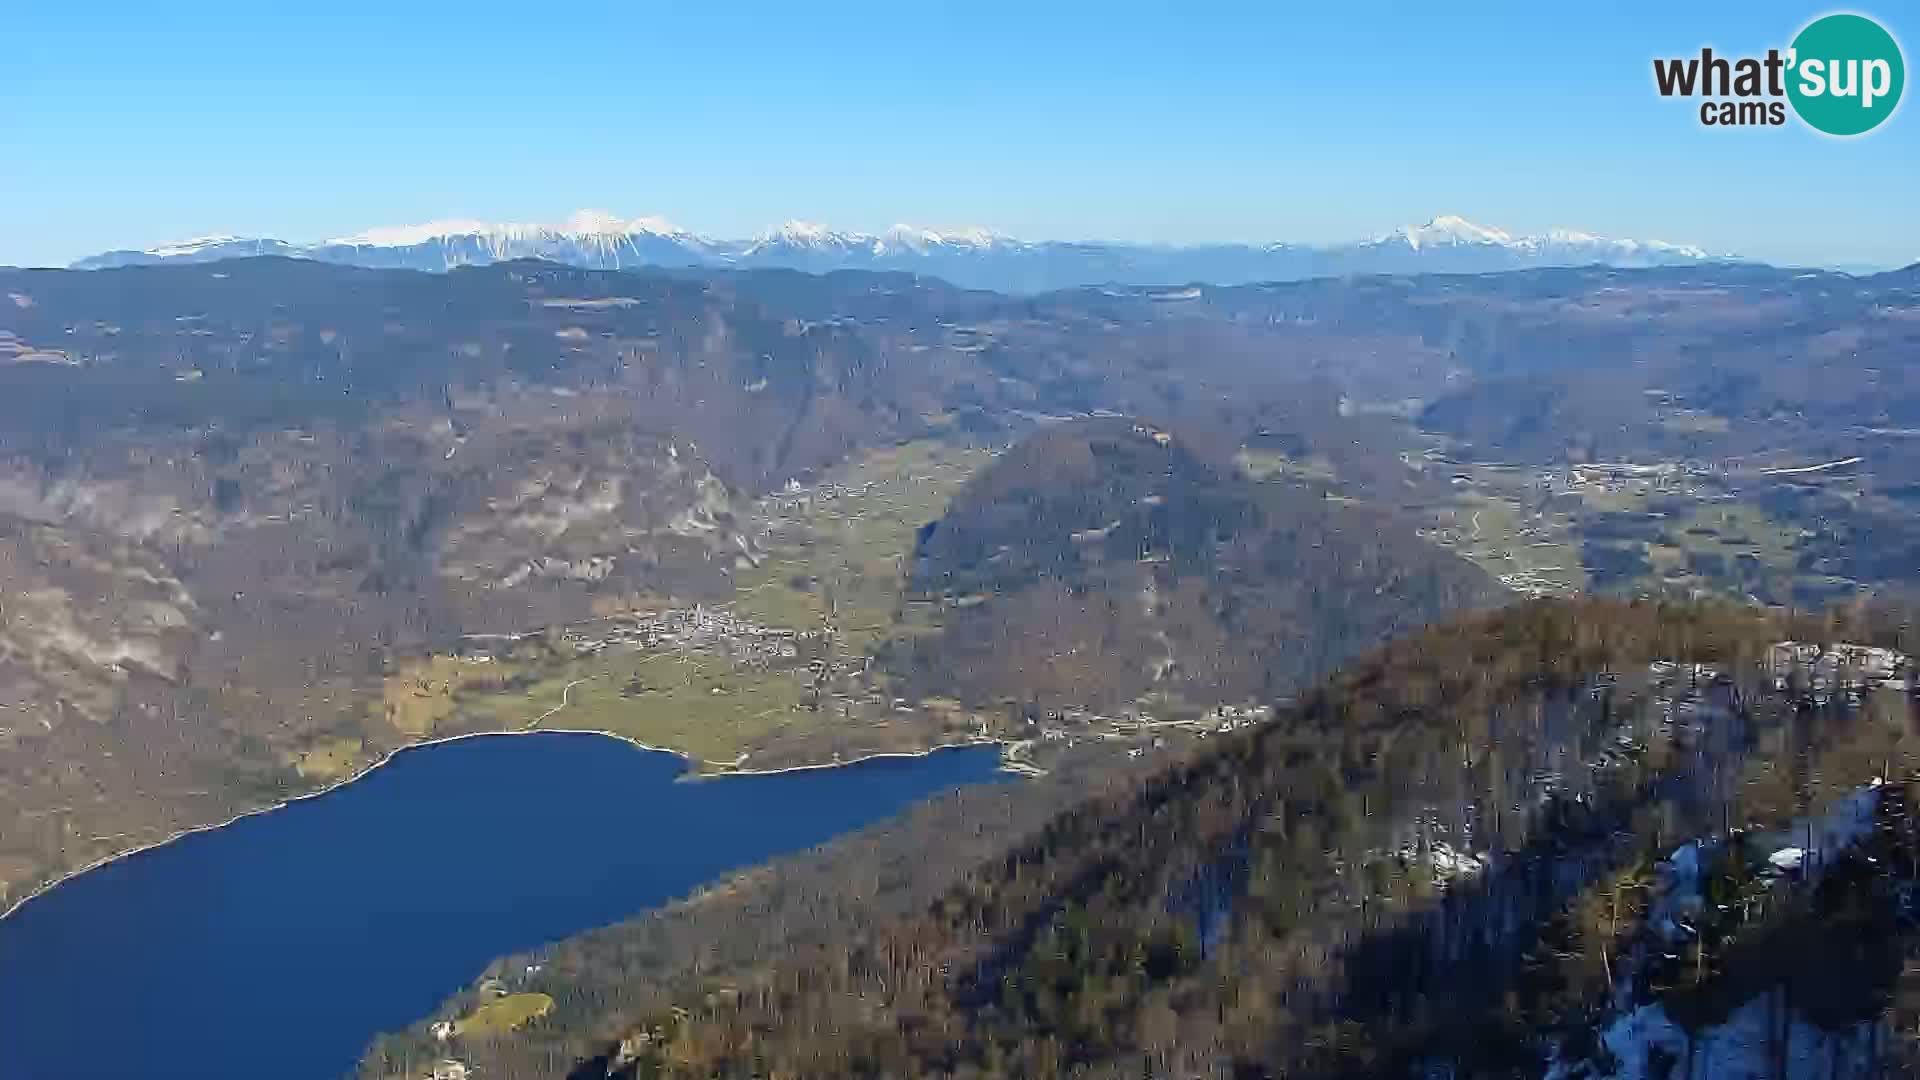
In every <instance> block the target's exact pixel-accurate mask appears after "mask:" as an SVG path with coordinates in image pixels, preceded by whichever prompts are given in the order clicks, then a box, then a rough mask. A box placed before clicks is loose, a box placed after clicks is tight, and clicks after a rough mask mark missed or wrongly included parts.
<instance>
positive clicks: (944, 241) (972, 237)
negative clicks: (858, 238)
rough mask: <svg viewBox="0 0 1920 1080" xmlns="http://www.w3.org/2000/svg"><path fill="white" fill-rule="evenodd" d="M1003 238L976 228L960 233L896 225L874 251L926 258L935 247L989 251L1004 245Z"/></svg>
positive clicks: (886, 233) (883, 237)
mask: <svg viewBox="0 0 1920 1080" xmlns="http://www.w3.org/2000/svg"><path fill="white" fill-rule="evenodd" d="M1005 239H1006V238H1005V237H1002V236H1000V235H999V234H997V233H995V232H993V231H992V230H990V229H983V228H981V227H979V226H977V225H974V226H968V227H966V228H960V229H928V228H923V227H921V226H918V225H895V226H893V227H891V228H889V229H888V230H887V231H886V232H883V233H881V234H880V240H879V243H878V244H877V245H876V246H875V250H876V251H879V252H886V251H910V252H915V253H918V254H922V255H924V254H926V253H927V252H929V251H931V250H933V249H934V248H937V247H954V248H972V249H983V248H990V247H992V246H994V245H995V244H998V243H1003V242H1005Z"/></svg>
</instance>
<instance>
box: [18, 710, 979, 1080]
mask: <svg viewBox="0 0 1920 1080" xmlns="http://www.w3.org/2000/svg"><path fill="white" fill-rule="evenodd" d="M997 765H998V755H997V752H996V751H995V750H994V749H993V748H991V747H979V748H969V749H961V750H947V751H942V752H940V753H937V754H932V755H929V756H927V757H920V758H888V759H880V760H875V761H869V762H863V763H861V764H858V765H852V766H848V767H845V768H839V769H820V770H813V771H807V772H795V773H785V774H780V775H775V776H747V777H729V778H725V779H717V780H704V781H699V782H694V783H675V782H674V780H675V778H676V777H677V776H679V775H680V774H681V772H682V771H683V766H682V764H681V762H680V760H679V759H678V758H675V757H673V756H671V755H668V754H662V753H653V752H649V751H644V750H640V749H637V748H635V747H633V746H630V745H628V744H626V743H624V742H620V741H617V740H614V739H608V738H604V737H601V736H597V735H567V734H543V735H524V736H514V737H511V738H481V739H466V740H461V741H457V742H451V743H444V744H441V745H438V746H432V747H426V748H422V749H418V750H411V751H407V752H405V753H402V754H400V755H399V756H398V757H396V758H395V759H394V760H393V761H392V762H391V763H389V764H388V765H387V766H386V767H385V768H382V769H378V770H376V771H375V772H373V773H372V774H371V775H369V776H367V777H365V778H364V779H362V780H360V781H358V782H356V783H353V784H349V785H347V786H346V787H344V788H341V789H340V790H338V791H336V792H333V793H331V794H329V795H326V796H324V797H322V798H318V799H310V800H306V801H303V802H297V803H294V804H293V805H292V806H290V807H287V808H286V809H283V810H278V811H275V812H273V813H269V814H262V815H259V816H256V817H250V818H246V819H243V820H241V821H238V822H235V823H234V824H232V825H229V826H227V827H225V828H221V829H216V830H213V831H211V832H205V833H198V834H195V835H193V836H189V837H186V838H184V839H181V840H178V841H175V842H174V843H172V844H168V845H166V846H164V847H160V848H155V849H154V850H152V851H148V852H143V853H142V854H139V855H136V856H133V857H131V858H128V859H123V860H121V861H119V862H116V863H112V864H109V865H107V866H104V867H102V868H100V869H98V870H95V871H92V872H90V873H87V874H83V875H81V876H80V877H78V878H75V879H74V880H72V881H69V882H67V883H66V884H64V885H61V886H60V887H59V888H56V889H54V890H53V891H51V892H49V893H47V894H46V895H44V896H42V897H40V898H38V899H36V900H34V901H32V902H30V903H28V904H27V905H26V906H24V907H22V908H21V909H20V910H19V911H17V912H15V913H14V915H13V916H12V917H10V918H8V919H5V920H0V1077H4V1078H5V1080H87V1078H92V1077H100V1078H108V1077H111V1078H113V1080H123V1078H126V1077H130V1076H139V1077H190V1078H192V1080H225V1078H232V1080H260V1077H261V1076H262V1075H263V1073H262V1071H261V1070H262V1065H263V1063H269V1062H270V1063H271V1066H270V1072H271V1075H273V1076H274V1077H275V1078H276V1080H302V1078H305V1077H314V1078H321V1077H326V1078H331V1077H337V1076H340V1075H341V1074H343V1073H345V1072H347V1071H349V1070H350V1069H351V1068H352V1067H353V1065H354V1062H355V1061H356V1060H357V1059H358V1057H359V1055H360V1052H361V1050H362V1049H363V1048H364V1047H365V1045H366V1043H367V1041H368V1040H369V1039H371V1038H372V1036H373V1035H374V1034H375V1033H376V1032H378V1031H381V1030H386V1029H392V1028H398V1027H403V1026H405V1025H407V1024H409V1023H411V1022H413V1021H415V1020H417V1019H420V1018H421V1017H423V1016H425V1015H426V1014H427V1013H429V1012H430V1011H432V1009H433V1008H434V1006H436V1005H437V1004H438V1003H439V1002H440V1001H441V1000H443V999H444V998H445V997H446V996H447V995H448V994H450V993H452V992H454V991H455V990H458V989H459V988H460V987H461V986H463V985H465V984H466V983H468V982H469V981H471V980H472V979H473V978H475V977H476V976H478V975H479V973H480V971H481V969H482V968H483V967H484V966H485V965H486V963H487V961H489V960H491V959H493V958H494V957H496V956H499V955H501V954H503V953H510V952H517V951H520V950H524V949H529V948H532V947H534V946H538V945H540V944H543V943H545V942H548V941H552V940H554V939H556V938H560V937H564V936H566V935H569V934H572V933H575V932H577V931H581V930H585V929H588V928H590V927H595V926H601V925H605V924H607V923H611V922H616V921H618V920H620V919H622V918H625V917H627V916H629V915H632V914H635V913H636V912H638V911H640V910H642V909H644V908H647V907H649V906H653V905H656V904H659V903H661V902H663V901H667V900H671V899H673V898H675V897H677V896H680V895H683V894H685V893H687V892H688V891H690V890H691V889H692V888H694V887H695V886H697V885H699V884H700V883H702V882H704V881H707V880H709V879H711V878H714V877H716V876H718V875H720V874H722V873H724V872H725V871H727V870H729V869H732V868H735V867H741V866H745V865H749V864H752V863H756V862H761V861H764V860H766V859H768V858H771V857H773V856H775V855H778V854H781V853H783V852H788V851H794V850H798V849H801V848H805V847H809V846H811V845H813V844H817V843H820V842H822V841H824V840H827V839H829V838H831V837H833V836H835V835H837V834H839V833H843V832H846V831H849V830H851V829H856V828H858V827H860V826H862V825H866V824H869V823H871V822H874V821H877V820H880V819H882V818H885V817H888V816H890V815H892V814H894V813H897V812H899V811H900V810H902V809H905V808H906V807H907V806H909V805H910V804H912V803H914V802H916V801H918V800H920V799H923V798H926V797H927V796H929V795H933V794H935V793H937V792H940V791H943V790H946V789H948V788H952V787H955V786H957V785H961V784H970V783H980V782H985V781H991V780H994V779H996V778H998V777H999V776H1000V775H1002V774H999V773H997V772H996V768H997Z"/></svg>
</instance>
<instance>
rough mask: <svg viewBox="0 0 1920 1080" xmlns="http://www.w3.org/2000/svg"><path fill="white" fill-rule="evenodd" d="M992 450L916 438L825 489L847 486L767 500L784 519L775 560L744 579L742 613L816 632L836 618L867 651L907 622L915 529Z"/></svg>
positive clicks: (843, 634) (843, 635)
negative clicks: (906, 589)
mask: <svg viewBox="0 0 1920 1080" xmlns="http://www.w3.org/2000/svg"><path fill="white" fill-rule="evenodd" d="M989 460H991V456H990V455H989V454H988V453H987V452H986V451H983V450H969V449H959V448H953V447H947V446H943V445H941V444H938V443H929V442H916V443H909V444H907V445H905V446H898V447H891V448H889V449H886V450H881V451H877V452H875V453H873V454H870V455H867V456H866V457H863V458H861V459H859V460H858V461H855V462H852V463H850V464H848V465H847V466H845V467H843V468H841V469H838V470H835V471H834V473H832V474H831V475H830V476H829V477H827V479H826V480H825V481H823V483H822V484H821V485H820V487H819V490H827V489H829V488H832V489H835V490H838V491H840V492H842V494H839V495H838V496H837V497H835V498H831V499H814V500H811V501H810V503H809V504H808V505H805V506H800V507H793V508H791V509H789V508H788V506H789V505H790V503H781V502H780V501H778V500H769V502H770V503H773V504H775V505H777V506H779V508H778V509H772V510H770V511H769V513H770V514H772V515H774V516H775V517H776V524H775V527H774V530H773V534H772V541H771V543H770V545H769V546H770V548H771V552H770V554H769V557H768V558H766V559H764V560H762V561H761V563H760V564H759V565H758V566H756V567H753V568H752V569H743V570H741V571H740V572H739V574H738V577H737V578H736V587H737V590H738V591H737V597H738V599H737V601H736V603H735V608H734V610H735V611H737V612H738V613H739V614H740V615H742V616H744V617H746V618H750V619H754V620H755V621H758V622H763V623H766V624H767V625H770V626H786V627H792V628H794V629H811V628H815V627H819V626H824V625H826V624H827V623H828V622H829V621H831V623H832V624H833V626H834V629H835V631H836V633H835V637H836V639H837V640H836V644H837V645H838V646H839V647H842V648H844V649H847V650H849V651H852V652H856V653H857V652H861V651H864V650H865V649H866V648H867V647H868V646H870V645H872V644H873V643H875V642H877V641H878V640H880V639H881V638H882V637H884V636H886V634H888V633H889V632H890V631H891V630H892V629H893V627H894V625H895V624H896V623H898V622H901V621H903V620H904V621H908V622H911V621H913V619H912V618H910V617H909V616H910V615H913V614H914V613H910V612H907V611H904V610H902V608H901V606H900V602H899V601H900V584H901V581H902V579H903V576H904V574H905V572H906V569H907V566H906V562H907V560H908V559H909V558H911V557H912V554H913V543H914V535H915V532H916V531H917V530H918V529H919V528H920V527H921V526H922V525H925V524H926V523H927V522H929V521H932V520H934V519H936V518H938V517H939V516H940V515H941V513H943V512H944V511H945V509H946V505H947V502H948V500H950V499H951V498H952V497H953V495H954V493H955V492H957V491H959V489H960V487H961V485H962V484H964V483H966V480H967V478H968V477H970V476H972V475H973V473H974V472H976V471H977V470H978V469H980V468H981V467H982V466H983V465H985V464H986V463H987V462H988V461H989Z"/></svg>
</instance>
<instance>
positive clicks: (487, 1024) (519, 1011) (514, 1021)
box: [453, 994, 553, 1039]
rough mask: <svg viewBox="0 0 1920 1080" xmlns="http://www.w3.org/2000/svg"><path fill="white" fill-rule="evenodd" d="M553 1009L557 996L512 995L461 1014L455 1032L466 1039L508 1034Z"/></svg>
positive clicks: (454, 1026) (454, 1028)
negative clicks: (553, 997)
mask: <svg viewBox="0 0 1920 1080" xmlns="http://www.w3.org/2000/svg"><path fill="white" fill-rule="evenodd" d="M552 1011H553V999H552V998H550V997H548V996H547V995H545V994H508V995H507V996H505V997H502V998H495V999H494V1000H492V1001H489V1002H487V1003H486V1004H485V1005H482V1006H480V1007H479V1008H477V1009H475V1010H473V1011H472V1012H470V1013H468V1014H467V1015H466V1016H463V1017H461V1018H460V1019H459V1020H458V1021H457V1022H456V1023H455V1024H454V1025H453V1033H454V1034H456V1035H459V1036H460V1037H462V1038H466V1039H476V1038H478V1039H484V1038H489V1037H494V1036H499V1035H505V1034H507V1033H508V1032H510V1031H512V1030H513V1029H515V1028H518V1027H523V1026H525V1025H527V1024H529V1023H531V1022H533V1021H535V1020H538V1019H539V1018H540V1017H543V1016H545V1015H547V1014H548V1013H550V1012H552Z"/></svg>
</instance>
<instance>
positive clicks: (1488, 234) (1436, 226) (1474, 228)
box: [1383, 214, 1514, 251]
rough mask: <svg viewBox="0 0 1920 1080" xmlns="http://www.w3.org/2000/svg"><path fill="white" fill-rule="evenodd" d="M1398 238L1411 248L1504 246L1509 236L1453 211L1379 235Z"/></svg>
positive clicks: (1509, 238) (1388, 238)
mask: <svg viewBox="0 0 1920 1080" xmlns="http://www.w3.org/2000/svg"><path fill="white" fill-rule="evenodd" d="M1383 239H1384V240H1387V241H1392V240H1400V241H1402V242H1404V243H1405V244H1406V245H1407V246H1408V247H1410V248H1412V249H1413V250H1415V251H1419V250H1421V249H1422V248H1433V247H1444V246H1448V245H1454V244H1493V245H1498V246H1501V247H1507V246H1510V245H1512V244H1513V242H1514V240H1513V235H1512V234H1511V233H1508V232H1507V231H1506V230H1504V229H1496V228H1493V227H1491V226H1488V225H1476V224H1474V223H1473V222H1471V221H1468V220H1467V219H1466V218H1463V217H1460V216H1459V215H1457V214H1442V215H1440V216H1439V217H1436V218H1434V219H1433V220H1432V221H1429V222H1427V223H1426V224H1425V225H1407V226H1404V227H1402V228H1400V229H1396V230H1394V231H1393V232H1392V233H1390V234H1388V235H1387V236H1386V237H1384V238H1383Z"/></svg>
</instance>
